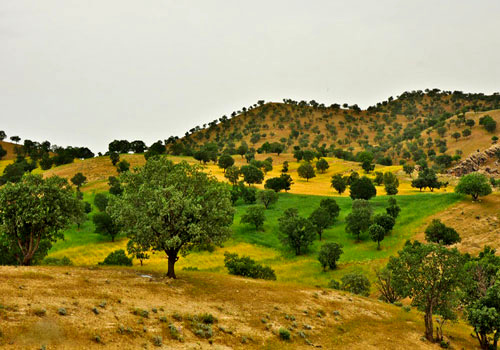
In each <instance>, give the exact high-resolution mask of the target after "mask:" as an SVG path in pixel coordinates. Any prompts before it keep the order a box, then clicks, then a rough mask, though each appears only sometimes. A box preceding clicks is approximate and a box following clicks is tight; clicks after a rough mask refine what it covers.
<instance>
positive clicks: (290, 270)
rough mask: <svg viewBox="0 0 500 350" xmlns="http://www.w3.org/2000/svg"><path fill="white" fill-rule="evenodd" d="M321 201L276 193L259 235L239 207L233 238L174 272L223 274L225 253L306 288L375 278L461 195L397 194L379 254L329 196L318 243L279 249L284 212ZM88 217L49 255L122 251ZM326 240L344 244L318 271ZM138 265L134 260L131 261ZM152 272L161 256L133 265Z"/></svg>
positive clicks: (122, 241)
mask: <svg viewBox="0 0 500 350" xmlns="http://www.w3.org/2000/svg"><path fill="white" fill-rule="evenodd" d="M93 198H94V194H93V193H92V194H91V193H86V194H85V197H84V200H86V201H89V202H91V203H92V202H93ZM323 198H326V197H321V196H312V195H297V194H289V193H281V194H280V196H279V201H278V202H277V203H276V204H274V205H273V206H272V207H271V208H270V209H268V210H266V222H265V224H264V231H259V232H256V231H255V228H254V227H253V226H251V225H247V224H241V223H240V220H241V215H242V214H243V213H244V212H245V210H246V208H247V207H248V205H243V204H241V203H238V205H237V207H236V214H235V218H234V223H233V232H234V235H233V237H232V238H231V239H230V240H229V241H227V242H225V243H224V246H223V247H219V248H217V249H216V250H215V252H212V253H210V252H206V251H203V252H193V253H191V254H189V255H188V256H186V257H181V259H180V260H179V262H178V263H177V264H176V267H177V271H178V273H182V271H181V269H182V267H197V268H198V269H199V270H201V271H211V272H220V273H226V270H225V267H224V252H225V251H230V252H234V253H238V254H240V255H248V256H250V257H252V258H253V259H255V260H257V261H259V262H260V263H263V264H266V265H270V266H271V267H272V268H273V269H275V271H276V275H277V278H278V280H281V281H287V282H293V283H301V284H308V285H327V284H328V281H329V280H330V279H332V278H335V279H338V278H340V277H341V276H342V275H344V274H345V273H348V272H352V271H360V272H364V273H366V274H367V275H368V276H369V277H370V278H372V279H373V277H374V268H375V267H380V266H382V265H383V264H385V263H386V262H387V259H388V257H389V256H391V255H395V254H396V253H397V251H398V250H399V249H401V247H402V246H403V244H404V242H405V241H406V240H407V239H409V238H411V237H412V236H413V235H414V234H415V231H416V229H417V228H418V227H419V226H421V224H422V222H423V220H425V218H426V217H428V216H429V215H432V214H434V213H437V212H439V211H442V210H444V209H446V208H447V207H448V206H450V205H451V204H453V203H455V202H457V201H459V200H460V199H461V198H462V197H461V196H459V195H456V194H453V193H445V194H431V193H429V194H419V195H403V196H397V197H396V198H397V201H398V205H399V206H400V207H401V213H400V215H399V217H398V219H397V220H396V226H395V227H394V230H393V232H392V233H391V234H389V235H388V236H387V237H386V238H385V239H384V240H383V241H382V243H381V248H382V249H381V250H377V249H376V243H375V242H372V241H371V240H370V239H369V238H368V237H366V236H364V237H363V236H362V241H361V242H356V240H355V238H354V237H353V236H351V235H349V234H347V233H346V232H345V217H346V215H347V214H348V213H349V211H350V209H351V203H352V201H351V199H350V198H348V197H334V198H335V200H336V201H337V203H338V204H339V206H340V208H341V212H340V216H339V218H338V220H337V221H336V222H335V224H334V225H333V227H331V228H329V229H327V230H325V231H324V233H323V241H322V242H320V241H319V240H316V241H315V242H314V244H313V245H312V246H311V248H310V249H309V251H308V252H307V253H306V254H304V255H302V256H298V257H297V256H295V255H294V253H293V252H292V251H291V250H290V249H288V248H287V247H285V246H283V244H282V243H281V241H280V239H279V230H278V218H279V217H280V216H281V215H282V213H283V211H284V210H285V209H287V208H297V209H298V210H299V214H300V215H303V216H308V215H309V214H310V213H311V212H312V211H313V210H314V209H315V208H316V207H317V206H319V202H320V201H321V199H323ZM387 199H388V197H387V196H379V197H376V198H373V199H372V200H371V203H372V205H373V207H374V211H375V213H380V212H385V207H386V206H387ZM96 210H97V209H95V208H93V212H92V213H91V214H89V219H88V220H87V221H86V222H85V223H84V224H83V225H82V226H81V228H80V230H78V229H77V227H76V226H73V227H71V228H70V229H68V230H66V231H65V232H64V235H65V240H61V241H58V242H56V243H55V244H54V246H53V247H52V249H51V250H50V254H49V255H50V256H54V257H62V256H68V257H69V258H70V259H71V260H73V262H74V263H75V264H77V265H94V264H96V263H97V262H99V261H102V260H103V259H104V258H105V257H106V255H107V254H109V253H110V252H111V251H113V250H115V249H124V248H125V246H126V238H125V237H118V239H117V241H116V242H114V243H112V242H110V240H109V237H107V236H103V235H100V234H97V233H95V232H94V225H93V223H92V220H91V216H92V214H93V213H94V212H95V211H96ZM326 242H337V243H340V244H342V245H343V246H344V248H343V250H344V254H343V255H342V256H341V258H340V261H339V267H338V269H336V270H334V271H326V272H323V271H322V269H321V266H320V264H319V262H318V261H317V252H318V251H319V249H320V247H321V245H322V244H323V243H326ZM134 263H135V264H138V261H135V262H134ZM134 268H142V269H144V270H151V271H159V272H164V271H166V259H165V254H164V253H156V254H152V256H151V259H150V260H147V261H146V262H145V266H144V267H139V266H135V267H134Z"/></svg>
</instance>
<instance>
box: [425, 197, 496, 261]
mask: <svg viewBox="0 0 500 350" xmlns="http://www.w3.org/2000/svg"><path fill="white" fill-rule="evenodd" d="M432 219H440V220H441V221H442V222H443V223H444V224H445V225H447V226H450V227H453V228H454V229H455V230H456V231H457V232H458V233H459V234H460V237H461V238H462V241H461V242H460V243H457V244H455V245H453V246H454V247H457V248H458V250H460V251H461V252H463V253H471V254H473V255H477V254H478V253H479V252H480V251H481V250H483V247H484V246H485V245H489V246H491V247H492V248H495V249H496V250H497V252H498V253H499V254H500V194H498V193H495V194H492V195H489V196H486V197H484V198H481V200H480V201H479V202H472V201H471V199H470V197H469V198H467V200H465V201H462V202H460V203H458V204H455V205H453V206H452V207H450V208H447V209H446V210H445V211H442V212H440V213H438V214H436V215H433V216H430V217H429V218H428V219H427V220H426V221H425V223H424V224H423V225H422V227H421V228H420V229H419V230H418V231H417V232H418V234H417V235H416V236H415V239H418V240H420V241H425V233H424V231H425V228H426V227H427V225H428V224H429V223H430V222H431V221H432Z"/></svg>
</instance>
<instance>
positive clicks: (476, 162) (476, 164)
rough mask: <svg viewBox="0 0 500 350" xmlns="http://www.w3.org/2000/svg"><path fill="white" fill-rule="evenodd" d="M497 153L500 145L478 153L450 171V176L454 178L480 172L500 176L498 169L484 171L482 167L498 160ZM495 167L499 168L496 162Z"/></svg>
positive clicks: (490, 168) (489, 168)
mask: <svg viewBox="0 0 500 350" xmlns="http://www.w3.org/2000/svg"><path fill="white" fill-rule="evenodd" d="M497 151H500V145H493V146H491V147H490V148H488V149H486V150H484V151H483V152H480V151H477V152H475V153H473V154H471V155H470V156H469V157H467V158H466V159H464V160H463V161H461V162H460V163H458V164H457V165H456V166H454V167H453V168H451V169H450V170H448V174H450V175H454V176H463V175H466V174H469V173H472V172H475V171H479V172H483V173H486V174H490V175H500V173H499V171H498V169H495V168H492V167H489V166H487V167H484V169H482V167H483V166H484V165H485V164H486V163H487V162H488V161H490V160H491V159H493V158H496V152H497ZM495 166H498V161H496V162H495Z"/></svg>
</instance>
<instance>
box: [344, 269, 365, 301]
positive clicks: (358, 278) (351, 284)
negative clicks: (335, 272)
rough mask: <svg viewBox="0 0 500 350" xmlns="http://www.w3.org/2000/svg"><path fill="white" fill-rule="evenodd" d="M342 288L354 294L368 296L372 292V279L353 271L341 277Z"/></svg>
mask: <svg viewBox="0 0 500 350" xmlns="http://www.w3.org/2000/svg"><path fill="white" fill-rule="evenodd" d="M341 281H342V289H343V290H345V291H348V292H351V293H354V294H359V295H363V296H368V294H369V293H370V281H369V280H368V278H366V276H365V275H363V274H360V273H357V272H353V273H349V274H346V275H344V276H343V277H342V278H341Z"/></svg>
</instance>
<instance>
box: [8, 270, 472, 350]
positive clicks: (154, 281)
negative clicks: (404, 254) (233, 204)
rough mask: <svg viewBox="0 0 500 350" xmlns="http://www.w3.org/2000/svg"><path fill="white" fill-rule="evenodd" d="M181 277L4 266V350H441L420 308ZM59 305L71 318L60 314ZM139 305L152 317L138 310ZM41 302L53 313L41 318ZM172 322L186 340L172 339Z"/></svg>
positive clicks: (467, 342)
mask: <svg viewBox="0 0 500 350" xmlns="http://www.w3.org/2000/svg"><path fill="white" fill-rule="evenodd" d="M179 277H180V278H179V279H178V280H167V279H165V278H162V277H161V276H155V275H153V278H151V279H149V278H144V277H141V276H139V274H137V273H135V272H134V271H132V270H123V269H111V268H106V269H104V268H100V269H92V270H90V269H86V268H75V267H0V329H1V330H2V335H0V347H1V348H2V349H8V350H13V349H40V348H41V346H42V345H45V346H46V348H47V349H140V348H148V349H152V348H155V347H154V346H153V341H152V339H153V336H161V337H162V340H163V344H164V345H163V348H168V349H239V348H244V349H284V348H285V349H310V348H311V346H310V345H308V344H307V343H306V339H307V341H309V342H310V344H312V345H315V346H318V347H322V348H323V349H360V350H361V349H362V350H367V349H369V350H371V349H426V350H427V349H429V350H430V349H439V346H438V345H437V344H430V343H428V342H425V341H422V340H421V337H422V335H423V332H424V330H423V317H422V314H421V313H419V312H417V311H416V310H411V311H410V312H406V311H403V309H401V308H398V307H396V306H393V305H388V304H384V303H381V302H379V301H376V300H373V299H369V298H362V297H357V296H354V295H350V294H348V293H344V292H337V291H332V290H322V289H319V288H311V287H304V286H297V285H289V284H283V283H281V282H264V281H255V280H248V279H243V278H238V277H231V276H223V275H220V274H211V273H201V272H180V273H179ZM99 305H102V307H101V306H99ZM60 308H65V309H66V312H67V315H66V316H61V315H59V314H58V310H59V309H60ZM93 308H96V309H98V310H99V314H98V315H96V314H94V313H93V312H92V309H93ZM136 308H140V309H142V310H147V311H148V312H149V317H148V318H142V317H141V316H138V315H134V314H133V311H134V310H135V309H136ZM40 309H45V310H46V314H45V315H40V316H36V314H35V313H36V312H37V310H40ZM153 309H156V311H157V312H156V313H155V312H154V311H153ZM202 313H210V314H212V315H213V316H215V317H216V319H217V321H216V322H215V324H214V325H213V326H212V330H213V336H212V338H211V342H212V343H213V344H210V343H209V341H208V340H207V339H201V338H198V337H197V336H196V335H195V334H194V332H193V330H192V328H191V322H190V321H189V317H190V316H192V315H197V314H202ZM174 314H177V315H179V316H181V317H182V319H180V318H179V317H176V318H174V317H173V315H174ZM287 315H288V316H287ZM160 317H166V320H167V322H161V321H160V319H159V318H160ZM262 320H264V322H263V321H262ZM170 323H171V324H172V325H173V326H174V327H176V328H177V329H178V330H180V333H181V336H182V338H183V341H182V342H180V341H178V340H175V339H173V337H172V336H171V334H170V331H169V328H168V325H169V324H170ZM120 327H122V329H123V332H122V333H120V332H119V329H120ZM280 328H288V329H290V333H291V340H290V341H288V342H284V341H281V340H280V339H279V337H278V331H279V329H280ZM299 332H302V334H303V336H304V337H305V338H303V337H302V336H301V335H299ZM469 333H470V327H468V326H466V325H464V324H463V323H458V324H453V325H448V326H447V327H445V336H451V337H452V340H451V342H452V345H453V346H454V347H455V348H457V349H461V348H463V349H472V348H475V347H476V340H475V339H474V338H472V337H470V336H469ZM95 336H99V337H100V339H101V343H100V344H97V343H96V342H95V341H94V339H95Z"/></svg>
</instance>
